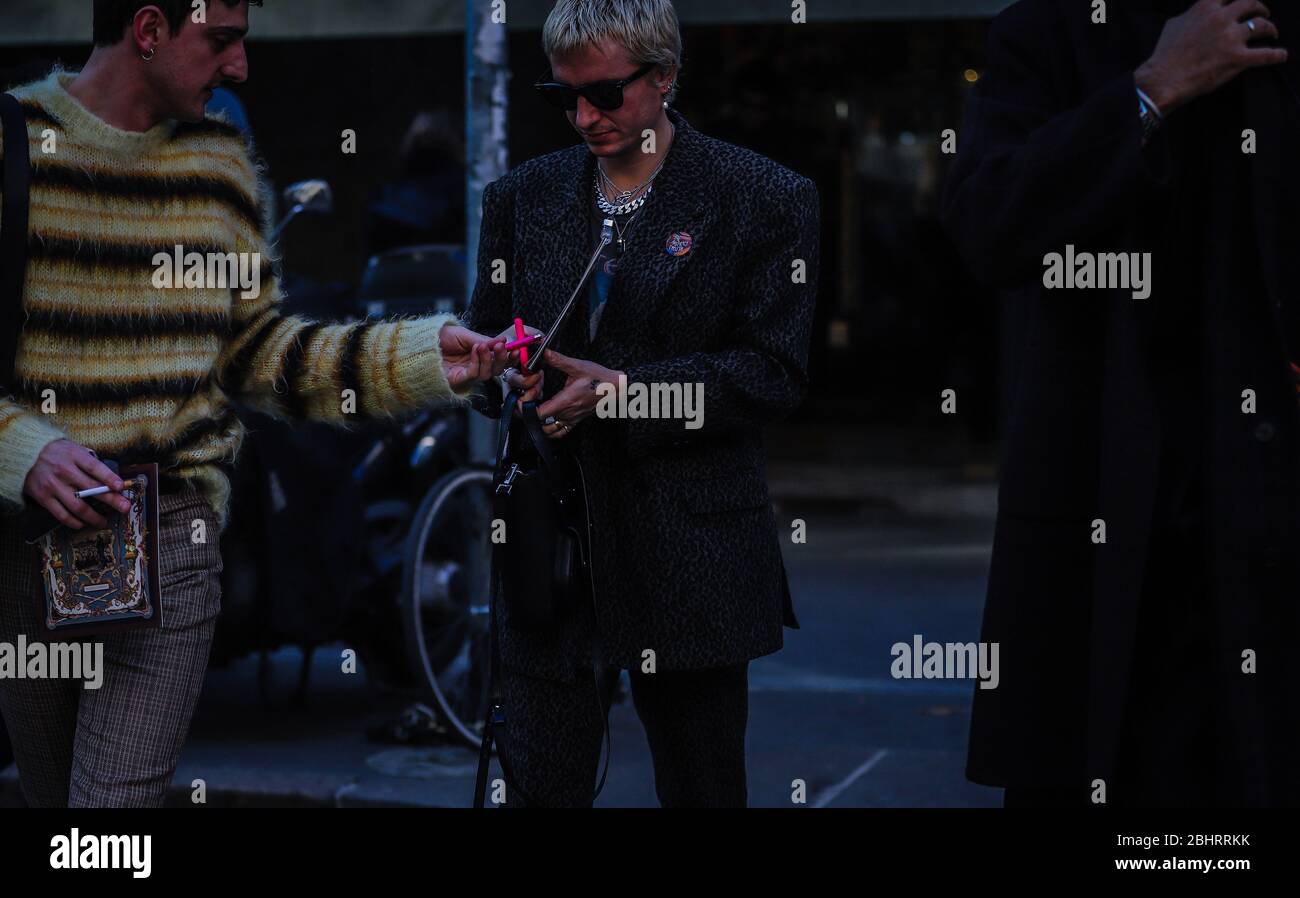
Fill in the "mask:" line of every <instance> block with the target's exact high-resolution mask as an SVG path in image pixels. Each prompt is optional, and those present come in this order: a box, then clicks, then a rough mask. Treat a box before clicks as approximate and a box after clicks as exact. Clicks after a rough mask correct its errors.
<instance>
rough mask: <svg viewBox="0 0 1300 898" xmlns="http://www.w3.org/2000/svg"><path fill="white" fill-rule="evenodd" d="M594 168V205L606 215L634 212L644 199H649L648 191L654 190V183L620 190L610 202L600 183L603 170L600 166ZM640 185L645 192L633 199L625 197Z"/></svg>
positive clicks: (643, 202) (638, 188)
mask: <svg viewBox="0 0 1300 898" xmlns="http://www.w3.org/2000/svg"><path fill="white" fill-rule="evenodd" d="M596 168H597V175H596V179H595V182H594V186H595V188H596V205H597V206H599V207H600V211H601V212H604V213H605V214H606V215H627V214H628V213H629V212H635V211H636V210H637V209H640V208H641V207H642V206H644V205H645V201H646V200H648V199H650V192H651V191H653V190H654V185H653V184H649V183H646V184H642V185H640V186H639V187H637V188H636V189H635V190H629V191H624V192H620V193H619V195H618V196H617V197H615V201H614V202H611V201H610V200H608V199H606V198H605V190H604V188H603V187H602V186H601V183H600V182H601V176H602V175H603V174H604V172H601V171H600V170H599V169H600V166H596ZM656 174H658V172H656ZM642 187H644V188H645V193H643V194H641V195H640V196H639V197H637V198H636V199H634V200H628V199H627V197H630V196H631V195H632V194H634V193H636V192H637V190H640V189H641V188H642Z"/></svg>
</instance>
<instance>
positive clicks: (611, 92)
mask: <svg viewBox="0 0 1300 898" xmlns="http://www.w3.org/2000/svg"><path fill="white" fill-rule="evenodd" d="M656 65H657V63H653V62H648V63H646V64H645V65H643V66H642V67H641V68H639V69H637V70H636V73H635V74H633V75H632V76H631V77H630V78H624V79H623V80H622V81H597V82H595V83H594V84H583V85H581V86H579V87H570V86H569V85H567V84H560V83H559V82H558V81H548V80H545V79H546V78H547V77H553V76H552V74H551V73H550V72H547V73H546V75H544V76H543V80H542V81H539V82H537V83H536V84H534V85H533V87H535V88H536V89H537V91H538V93H540V94H541V95H542V96H543V97H545V98H546V102H548V103H550V104H551V105H552V106H556V107H558V108H560V109H563V110H565V111H567V112H573V110H575V109H577V108H578V97H586V98H587V102H588V103H590V104H591V105H592V106H595V107H596V108H597V109H602V110H604V111H606V112H608V111H610V110H612V109H619V108H621V107H622V105H623V88H625V87H627V86H628V85H629V84H631V83H632V82H633V81H635V80H637V79H638V78H642V77H644V76H645V74H646V73H647V72H649V71H650V70H651V69H653V68H654V67H655V66H656Z"/></svg>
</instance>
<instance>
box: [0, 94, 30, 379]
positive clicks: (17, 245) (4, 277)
mask: <svg viewBox="0 0 1300 898" xmlns="http://www.w3.org/2000/svg"><path fill="white" fill-rule="evenodd" d="M0 126H3V128H4V174H3V181H0V186H2V187H3V190H4V201H3V205H0V389H3V390H8V391H10V392H13V391H16V390H17V382H16V380H15V378H14V359H15V357H16V356H17V355H18V335H19V333H21V331H22V327H23V321H24V320H25V315H24V313H23V284H24V282H25V281H26V278H27V215H28V197H29V191H30V168H31V158H30V156H29V155H28V150H27V116H25V115H24V114H23V108H22V106H20V105H19V103H18V101H17V100H16V99H14V98H13V96H11V95H10V94H0Z"/></svg>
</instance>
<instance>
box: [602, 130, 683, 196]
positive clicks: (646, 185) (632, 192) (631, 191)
mask: <svg viewBox="0 0 1300 898" xmlns="http://www.w3.org/2000/svg"><path fill="white" fill-rule="evenodd" d="M669 126H670V127H671V128H672V129H673V130H672V134H671V136H670V137H669V139H668V152H672V145H673V144H674V143H676V139H675V138H676V137H677V126H676V125H673V124H672V123H671V122H670V123H669ZM668 152H665V153H664V158H662V159H660V160H659V164H658V165H657V166H655V170H654V171H652V172H651V173H650V177H648V178H646V179H645V180H644V181H642V182H641V183H640V184H638V185H636V186H635V187H630V188H628V189H627V190H620V189H619V186H618V185H617V184H615V183H614V181H613V179H611V178H610V176H609V175H607V174H605V169H604V168H603V167H602V166H601V164H600V161H599V160H597V161H596V205H598V206H599V207H600V211H601V212H604V213H605V214H606V215H627V214H628V213H629V212H635V211H636V210H637V209H640V208H641V207H642V206H644V205H645V201H646V200H647V199H649V198H650V193H651V191H653V190H654V180H655V178H657V177H659V173H660V172H661V171H663V168H664V163H666V162H667V161H668ZM602 182H604V184H608V185H609V187H610V190H611V191H612V192H613V194H614V199H613V200H610V199H608V198H607V197H606V196H605V188H604V186H603V185H602ZM643 190H644V191H645V192H644V193H641V191H643ZM638 193H641V195H640V196H639V197H637V198H636V199H632V197H634V196H636V195H637V194H638Z"/></svg>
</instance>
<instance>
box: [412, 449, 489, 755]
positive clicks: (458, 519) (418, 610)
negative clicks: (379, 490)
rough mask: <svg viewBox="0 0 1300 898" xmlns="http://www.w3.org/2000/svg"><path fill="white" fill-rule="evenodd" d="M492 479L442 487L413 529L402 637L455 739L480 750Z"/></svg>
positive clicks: (470, 476)
mask: <svg viewBox="0 0 1300 898" xmlns="http://www.w3.org/2000/svg"><path fill="white" fill-rule="evenodd" d="M491 529H492V472H491V471H488V470H484V469H472V468H461V469H459V470H456V471H452V472H451V473H450V474H447V475H446V476H444V477H443V478H442V479H441V480H439V481H438V482H437V483H435V484H434V485H433V486H432V487H431V488H430V489H429V492H428V493H427V494H426V495H425V497H424V500H423V501H422V502H421V503H420V508H419V510H418V511H416V513H415V517H414V519H413V520H412V522H411V530H410V533H409V535H408V536H407V542H406V558H405V562H404V564H403V568H402V598H401V607H402V630H403V635H404V637H405V641H406V648H407V656H408V659H409V661H410V664H411V668H412V670H414V671H415V673H416V677H417V680H418V682H419V685H420V688H421V690H422V691H423V692H425V693H426V694H427V695H428V697H429V698H430V699H431V700H432V701H433V703H434V704H435V705H436V706H437V707H438V709H439V710H440V711H441V712H442V714H443V715H445V717H446V722H447V724H448V726H449V728H450V730H451V731H452V732H454V733H455V734H456V736H457V737H458V738H460V739H461V740H463V741H464V742H465V743H467V744H468V745H471V746H474V747H477V746H478V744H479V740H480V739H481V737H482V733H483V717H484V715H485V714H486V713H487V705H488V700H489V694H488V690H489V687H490V684H489V682H488V679H489V673H490V671H489V661H490V656H489V652H490V650H491V644H490V642H489V635H490V631H489V620H488V614H489V609H490V605H489V591H490V589H491V563H492V545H491Z"/></svg>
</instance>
